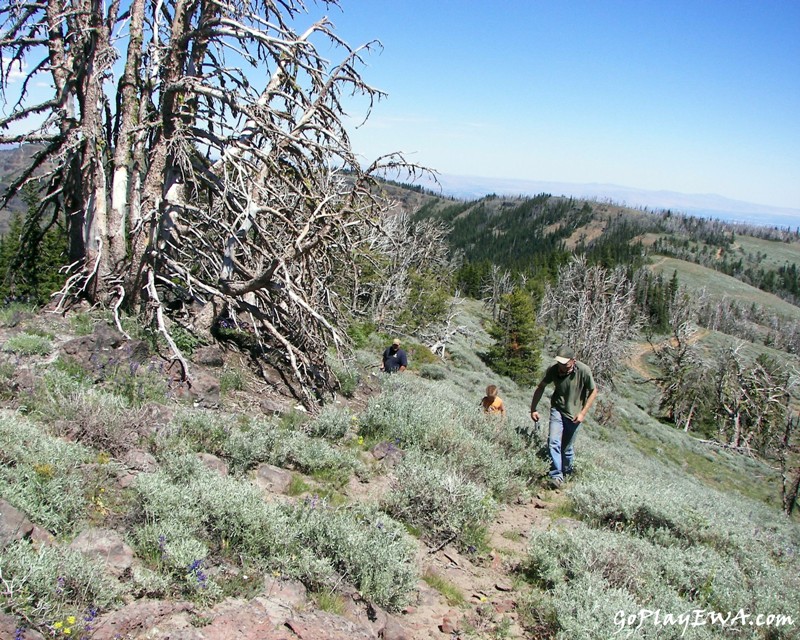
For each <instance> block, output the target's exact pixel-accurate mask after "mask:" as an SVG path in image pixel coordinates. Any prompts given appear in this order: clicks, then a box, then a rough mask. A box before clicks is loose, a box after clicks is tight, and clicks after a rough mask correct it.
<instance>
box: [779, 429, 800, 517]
mask: <svg viewBox="0 0 800 640" xmlns="http://www.w3.org/2000/svg"><path fill="white" fill-rule="evenodd" d="M798 427H800V416H798V415H791V414H790V415H788V416H787V417H786V424H785V426H784V430H783V434H782V437H781V446H780V449H779V456H778V457H779V460H780V464H781V500H782V502H783V511H784V513H785V514H786V515H787V516H790V515H792V511H794V507H795V505H796V504H797V494H798V491H800V442H798V434H800V430H798Z"/></svg>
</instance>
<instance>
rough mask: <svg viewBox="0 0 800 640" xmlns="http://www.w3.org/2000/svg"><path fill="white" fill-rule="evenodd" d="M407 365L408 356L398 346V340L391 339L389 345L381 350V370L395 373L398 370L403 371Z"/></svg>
mask: <svg viewBox="0 0 800 640" xmlns="http://www.w3.org/2000/svg"><path fill="white" fill-rule="evenodd" d="M407 366H408V357H407V356H406V352H405V351H403V350H402V349H401V348H400V340H399V339H397V338H395V339H394V340H392V344H391V346H388V347H386V349H385V350H384V352H383V361H382V362H381V371H385V372H386V373H397V372H398V371H405V370H406V367H407Z"/></svg>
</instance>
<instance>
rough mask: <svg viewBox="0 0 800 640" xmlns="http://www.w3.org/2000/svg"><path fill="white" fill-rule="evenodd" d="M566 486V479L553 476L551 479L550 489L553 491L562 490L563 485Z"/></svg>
mask: <svg viewBox="0 0 800 640" xmlns="http://www.w3.org/2000/svg"><path fill="white" fill-rule="evenodd" d="M562 484H564V478H562V477H561V476H552V477H551V478H550V487H551V488H553V489H560V488H561V485H562Z"/></svg>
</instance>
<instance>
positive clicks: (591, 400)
mask: <svg viewBox="0 0 800 640" xmlns="http://www.w3.org/2000/svg"><path fill="white" fill-rule="evenodd" d="M595 398H597V387H595V388H594V389H592V392H591V393H590V394H589V397H588V398H586V404H584V405H583V409H581V412H580V413H579V414H578V415H577V416H575V422H577V423H578V424H580V423H581V422H583V421H584V420H585V419H586V414H587V413H589V409H591V408H592V405H593V404H594V400H595Z"/></svg>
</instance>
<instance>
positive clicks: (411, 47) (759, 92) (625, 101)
mask: <svg viewBox="0 0 800 640" xmlns="http://www.w3.org/2000/svg"><path fill="white" fill-rule="evenodd" d="M317 11H318V9H312V14H316V13H317ZM329 16H330V18H331V19H332V20H333V22H334V24H335V25H336V27H337V28H336V31H337V33H338V34H339V35H340V36H342V37H343V38H344V39H345V40H346V41H347V42H348V43H349V44H351V45H353V46H355V45H359V44H362V43H365V42H367V41H369V40H371V39H378V40H380V41H381V42H382V44H383V47H384V49H383V51H382V52H381V53H380V54H377V53H376V54H372V55H370V56H369V57H368V59H367V61H368V66H367V68H366V69H365V70H364V76H365V78H366V80H367V81H368V82H369V83H370V84H372V85H374V86H376V87H378V88H380V89H382V90H384V91H386V92H387V93H388V94H389V97H388V98H387V99H385V100H384V101H382V102H381V103H379V104H378V105H377V107H376V109H375V110H374V112H373V114H372V116H371V117H370V119H369V120H368V122H367V123H366V124H365V125H364V126H363V127H361V128H359V129H356V130H354V131H353V143H354V147H355V149H356V151H358V152H359V153H361V154H363V155H364V157H365V160H372V159H373V158H374V157H376V156H377V155H380V154H382V153H386V152H389V151H402V152H404V153H406V154H407V156H408V158H409V159H410V160H412V161H414V162H418V163H420V164H424V165H426V166H429V167H431V168H433V169H436V170H437V171H440V172H442V173H444V174H454V175H469V176H485V177H494V178H516V179H527V180H542V181H562V182H577V183H609V184H616V185H623V186H627V187H634V188H640V189H650V190H669V191H678V192H682V193H689V194H718V195H721V196H725V197H728V198H733V199H737V200H743V201H747V202H753V203H758V204H764V205H771V206H777V207H791V208H800V1H797V0H787V1H777V0H752V1H750V2H741V1H737V0H724V1H718V0H711V1H709V0H696V1H694V2H688V1H684V0H668V1H667V0H664V1H660V2H656V1H650V0H639V1H633V0H630V1H624V2H623V1H613V0H602V1H601V0H597V1H595V2H578V1H574V0H564V1H556V0H547V1H543V0H542V1H535V0H498V1H496V2H494V3H489V2H486V1H485V0H482V1H480V2H478V1H476V0H463V1H455V0H426V1H422V0H342V7H341V10H338V9H336V8H333V9H331V10H330V12H329ZM330 57H331V59H332V60H333V61H337V60H338V58H337V57H336V54H335V52H333V51H331V52H330ZM352 111H353V114H354V115H355V116H358V117H359V121H360V118H361V117H363V114H364V105H363V104H361V105H359V104H355V105H352Z"/></svg>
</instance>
